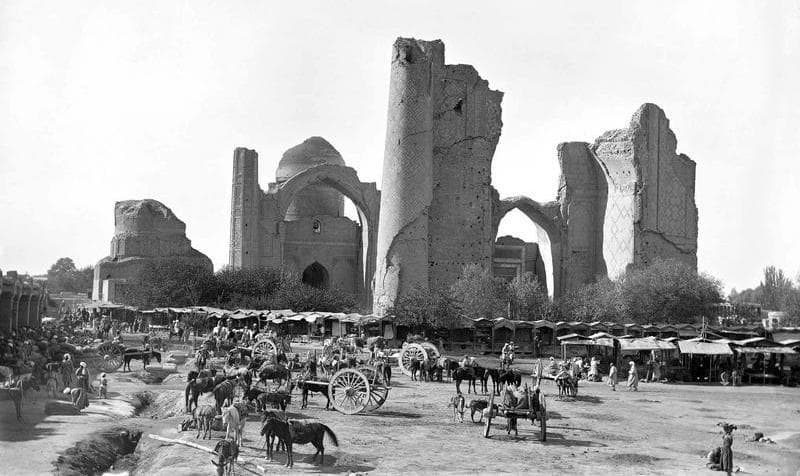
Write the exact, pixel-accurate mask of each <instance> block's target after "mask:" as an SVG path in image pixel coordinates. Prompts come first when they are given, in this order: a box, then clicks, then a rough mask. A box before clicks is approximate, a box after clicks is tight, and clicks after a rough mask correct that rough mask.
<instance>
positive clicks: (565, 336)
mask: <svg viewBox="0 0 800 476" xmlns="http://www.w3.org/2000/svg"><path fill="white" fill-rule="evenodd" d="M557 339H558V340H560V341H562V342H563V341H565V340H573V339H588V337H586V336H582V335H580V334H575V333H574V332H573V333H572V334H567V335H564V336H560V337H557Z"/></svg>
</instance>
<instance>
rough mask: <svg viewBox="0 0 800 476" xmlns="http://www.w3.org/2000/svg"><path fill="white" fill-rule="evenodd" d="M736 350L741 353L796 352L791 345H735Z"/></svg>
mask: <svg viewBox="0 0 800 476" xmlns="http://www.w3.org/2000/svg"><path fill="white" fill-rule="evenodd" d="M736 352H741V353H743V354H796V353H797V352H795V351H794V350H792V348H791V347H782V346H778V347H737V348H736Z"/></svg>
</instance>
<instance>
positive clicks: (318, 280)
mask: <svg viewBox="0 0 800 476" xmlns="http://www.w3.org/2000/svg"><path fill="white" fill-rule="evenodd" d="M303 283H305V284H308V285H309V286H311V287H314V288H319V289H327V288H328V284H329V283H330V278H329V276H328V270H327V269H326V268H325V266H322V265H321V264H319V263H317V262H316V261H314V262H313V263H311V264H310V265H308V266H307V267H306V269H304V270H303Z"/></svg>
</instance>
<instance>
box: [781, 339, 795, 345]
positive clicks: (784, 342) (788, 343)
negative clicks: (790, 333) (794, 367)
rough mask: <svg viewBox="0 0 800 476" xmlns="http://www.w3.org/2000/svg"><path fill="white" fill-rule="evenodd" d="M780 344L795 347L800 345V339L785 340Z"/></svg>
mask: <svg viewBox="0 0 800 476" xmlns="http://www.w3.org/2000/svg"><path fill="white" fill-rule="evenodd" d="M780 344H781V345H785V346H787V347H795V346H798V345H800V339H785V340H782V341H780Z"/></svg>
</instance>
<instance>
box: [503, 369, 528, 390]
mask: <svg viewBox="0 0 800 476" xmlns="http://www.w3.org/2000/svg"><path fill="white" fill-rule="evenodd" d="M497 384H498V385H497V386H498V389H499V387H501V386H502V385H503V384H506V385H514V386H517V387H519V386H520V385H522V374H521V373H520V372H519V371H518V370H513V369H508V370H502V369H501V370H500V371H499V375H498V379H497ZM497 395H499V393H498V394H497Z"/></svg>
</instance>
